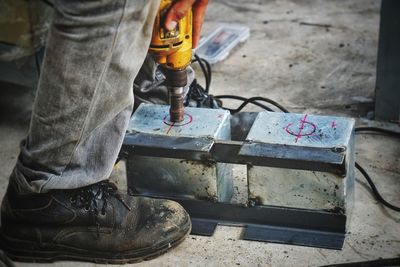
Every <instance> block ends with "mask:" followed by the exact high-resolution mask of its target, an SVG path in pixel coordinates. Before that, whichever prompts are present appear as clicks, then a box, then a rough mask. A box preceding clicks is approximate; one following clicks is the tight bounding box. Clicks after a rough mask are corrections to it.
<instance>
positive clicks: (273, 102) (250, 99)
mask: <svg viewBox="0 0 400 267" xmlns="http://www.w3.org/2000/svg"><path fill="white" fill-rule="evenodd" d="M214 97H215V98H218V99H223V98H230V99H238V96H235V95H216V96H214ZM241 100H243V99H241ZM243 101H244V102H243V103H242V104H241V105H240V106H239V107H238V108H237V109H234V110H233V111H232V114H235V113H238V112H239V111H241V110H242V109H243V108H244V107H245V106H246V105H247V104H249V103H252V104H254V105H257V104H255V101H263V102H266V103H269V104H271V105H273V106H275V107H277V108H279V109H280V110H281V111H283V112H285V113H289V111H288V110H287V109H286V108H284V107H283V106H282V105H280V104H279V103H277V102H275V101H274V100H272V99H269V98H266V97H261V96H255V97H250V98H246V100H243ZM267 110H268V109H267ZM269 111H272V110H270V109H269Z"/></svg>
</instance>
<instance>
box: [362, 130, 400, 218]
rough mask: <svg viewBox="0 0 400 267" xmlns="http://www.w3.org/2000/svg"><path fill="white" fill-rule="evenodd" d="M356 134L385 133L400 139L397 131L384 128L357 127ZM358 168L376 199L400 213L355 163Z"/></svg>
mask: <svg viewBox="0 0 400 267" xmlns="http://www.w3.org/2000/svg"><path fill="white" fill-rule="evenodd" d="M354 131H355V132H356V133H368V132H377V133H383V134H387V135H390V136H394V137H398V138H400V133H398V132H395V131H391V130H388V129H383V128H379V127H369V126H365V127H364V126H363V127H357V128H356V129H355V130H354ZM355 166H356V168H357V169H358V170H359V171H360V173H361V174H362V175H363V176H364V177H365V179H366V180H367V182H368V184H369V186H370V187H371V189H372V192H373V194H374V196H375V198H376V199H377V200H378V201H379V202H380V203H381V204H382V205H384V206H385V207H387V208H389V209H391V210H394V211H397V212H400V207H396V206H394V205H392V204H390V203H389V202H387V201H386V200H385V199H384V198H383V197H382V195H381V194H380V193H379V191H378V189H377V188H376V186H375V184H374V182H373V181H372V179H371V177H370V176H369V174H368V173H367V171H366V170H365V169H364V168H363V167H361V165H360V164H358V163H357V162H356V163H355Z"/></svg>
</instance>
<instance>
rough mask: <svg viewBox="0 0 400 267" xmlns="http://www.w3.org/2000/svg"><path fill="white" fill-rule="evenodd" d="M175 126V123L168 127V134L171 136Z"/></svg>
mask: <svg viewBox="0 0 400 267" xmlns="http://www.w3.org/2000/svg"><path fill="white" fill-rule="evenodd" d="M174 126H175V122H173V123H172V124H171V125H170V126H169V127H168V130H167V134H169V132H170V131H171V129H172V128H173V127H174Z"/></svg>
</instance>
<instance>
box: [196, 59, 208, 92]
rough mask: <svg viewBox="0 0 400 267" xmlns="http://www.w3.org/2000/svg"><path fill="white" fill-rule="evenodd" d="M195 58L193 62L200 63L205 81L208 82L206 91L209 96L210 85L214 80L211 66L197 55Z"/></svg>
mask: <svg viewBox="0 0 400 267" xmlns="http://www.w3.org/2000/svg"><path fill="white" fill-rule="evenodd" d="M194 58H195V59H194V60H193V62H197V63H199V65H200V68H201V71H202V72H203V75H204V79H205V80H206V88H205V91H206V93H207V94H208V93H209V92H210V85H211V78H212V71H211V64H210V63H209V62H208V61H207V60H205V59H204V58H200V57H199V56H198V55H197V54H194Z"/></svg>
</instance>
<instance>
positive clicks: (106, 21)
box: [10, 0, 159, 193]
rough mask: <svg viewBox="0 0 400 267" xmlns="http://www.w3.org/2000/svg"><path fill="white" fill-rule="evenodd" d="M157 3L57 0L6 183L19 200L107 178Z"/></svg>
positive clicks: (125, 122) (151, 0)
mask: <svg viewBox="0 0 400 267" xmlns="http://www.w3.org/2000/svg"><path fill="white" fill-rule="evenodd" d="M158 7H159V0H101V1H78V0H56V1H55V14H54V19H53V22H52V26H51V29H50V32H49V37H48V41H47V48H46V52H45V56H44V61H43V66H42V70H41V76H40V80H39V84H38V90H37V95H36V99H35V102H34V107H33V113H32V118H31V122H30V128H29V132H28V136H27V138H26V139H25V140H23V141H22V143H21V152H20V155H19V158H18V161H17V164H16V166H15V168H14V170H13V172H12V174H11V176H10V183H13V184H14V185H16V187H17V189H18V190H19V192H20V193H42V192H47V191H48V190H52V189H73V188H79V187H82V186H86V185H90V184H93V183H96V182H99V181H102V180H105V179H107V178H108V177H109V175H110V173H111V171H112V168H113V164H114V162H115V160H116V158H117V156H118V152H119V150H120V148H121V145H122V141H123V137H124V134H125V131H126V128H127V125H128V120H129V118H130V115H131V112H132V107H133V92H132V84H133V80H134V78H135V76H136V75H137V73H138V71H139V69H140V67H141V66H142V64H143V62H144V59H145V56H146V53H147V50H148V47H149V44H150V39H151V35H152V28H153V23H154V19H155V15H156V13H157V10H158Z"/></svg>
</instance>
